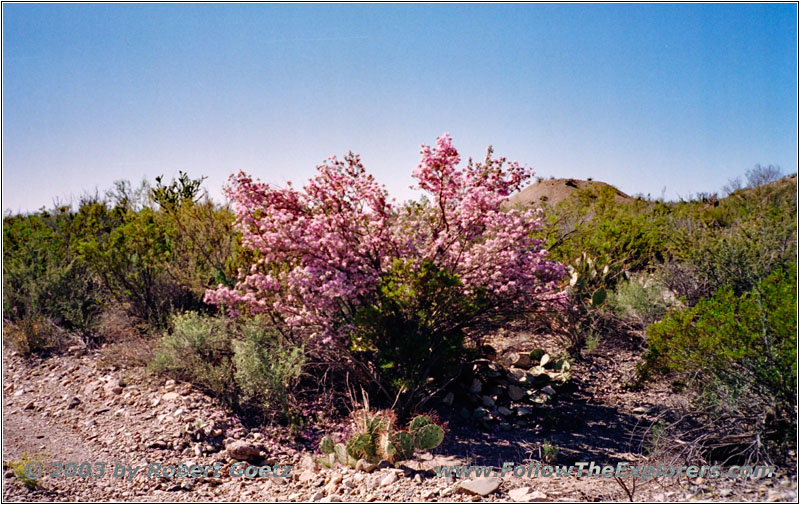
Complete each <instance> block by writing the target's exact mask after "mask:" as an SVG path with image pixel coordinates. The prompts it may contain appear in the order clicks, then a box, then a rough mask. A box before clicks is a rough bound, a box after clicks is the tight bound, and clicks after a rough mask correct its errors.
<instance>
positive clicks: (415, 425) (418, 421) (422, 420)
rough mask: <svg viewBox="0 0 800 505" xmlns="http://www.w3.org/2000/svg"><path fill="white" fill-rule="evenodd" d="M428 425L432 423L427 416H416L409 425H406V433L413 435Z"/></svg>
mask: <svg viewBox="0 0 800 505" xmlns="http://www.w3.org/2000/svg"><path fill="white" fill-rule="evenodd" d="M429 424H433V421H432V420H431V418H430V417H428V416H417V417H415V418H414V419H413V420H412V421H411V424H409V425H408V431H410V432H411V433H414V432H415V431H417V430H418V429H420V428H422V427H423V426H427V425H429Z"/></svg>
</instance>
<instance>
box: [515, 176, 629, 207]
mask: <svg viewBox="0 0 800 505" xmlns="http://www.w3.org/2000/svg"><path fill="white" fill-rule="evenodd" d="M604 187H612V188H613V186H611V185H610V184H606V183H605V182H600V181H582V180H580V179H550V180H542V181H539V182H536V183H533V184H531V185H530V186H528V187H527V188H524V189H522V190H520V191H519V192H517V193H514V194H513V195H511V196H510V197H509V198H508V205H509V206H514V205H516V204H523V205H542V204H543V203H545V202H546V203H547V204H549V205H555V204H557V203H558V202H561V201H563V200H567V199H568V198H570V197H571V196H572V194H573V193H574V192H575V191H578V190H579V189H586V188H594V189H602V188H604ZM613 189H614V191H616V193H617V195H616V197H615V199H616V200H617V201H618V202H624V201H628V200H633V198H631V197H630V196H628V195H626V194H625V193H623V192H622V191H620V190H618V189H617V188H613Z"/></svg>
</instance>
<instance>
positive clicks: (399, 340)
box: [351, 259, 486, 391]
mask: <svg viewBox="0 0 800 505" xmlns="http://www.w3.org/2000/svg"><path fill="white" fill-rule="evenodd" d="M459 288H461V281H460V279H459V278H458V276H456V275H454V274H452V273H450V272H447V271H446V270H443V269H441V268H439V267H437V266H436V265H435V264H434V263H433V262H430V261H427V262H423V263H422V265H420V266H419V267H417V268H415V267H414V265H413V264H411V263H409V262H403V261H401V260H399V259H396V260H395V261H394V263H393V264H392V267H391V268H390V269H389V270H388V271H387V272H386V273H385V274H384V275H382V276H381V281H380V285H379V286H378V293H377V296H376V299H375V302H374V303H373V304H371V305H369V306H365V307H361V308H359V310H358V313H357V314H356V317H355V318H354V322H355V328H354V330H353V336H352V339H351V349H352V351H353V352H354V353H355V355H356V356H358V358H359V360H360V361H362V362H365V363H372V364H374V365H376V366H377V370H375V372H374V373H375V374H376V375H377V376H378V377H379V380H380V382H381V383H385V384H390V385H391V386H392V388H393V389H394V390H396V391H400V390H404V389H405V390H414V389H416V388H417V387H419V386H420V382H421V381H424V380H427V378H428V377H435V378H436V379H442V378H443V377H447V376H449V375H450V374H451V373H452V372H453V370H450V369H449V368H448V367H451V366H452V365H454V364H457V363H458V362H459V359H460V358H461V357H462V356H463V355H464V347H463V345H464V339H465V335H464V331H463V328H459V327H458V326H457V325H454V324H453V321H454V320H458V319H459V318H463V320H465V321H469V320H470V319H472V318H473V317H474V315H475V313H476V312H478V311H480V310H482V309H484V307H485V304H486V300H485V298H486V297H485V293H483V292H481V291H479V292H476V293H474V295H472V296H464V295H463V294H462V293H461V292H460V291H459ZM432 307H435V308H436V310H429V309H430V308H432ZM415 349H425V350H426V351H427V353H426V354H427V355H426V356H424V357H422V356H420V355H419V354H418V353H415V352H413V350H415ZM437 362H438V364H439V365H440V366H439V368H438V369H434V366H435V365H437Z"/></svg>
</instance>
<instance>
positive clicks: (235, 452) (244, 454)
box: [225, 440, 261, 461]
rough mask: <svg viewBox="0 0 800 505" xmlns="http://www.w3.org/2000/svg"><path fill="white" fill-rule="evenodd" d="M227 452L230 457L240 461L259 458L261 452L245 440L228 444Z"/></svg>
mask: <svg viewBox="0 0 800 505" xmlns="http://www.w3.org/2000/svg"><path fill="white" fill-rule="evenodd" d="M225 450H226V451H227V452H228V456H230V457H231V458H233V459H236V460H239V461H245V460H248V459H250V458H257V457H258V456H259V453H260V452H261V451H260V449H259V448H258V447H257V446H256V445H254V444H251V443H248V442H245V441H244V440H234V441H232V442H230V443H228V444H226V445H225Z"/></svg>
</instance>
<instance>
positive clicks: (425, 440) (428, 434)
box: [414, 424, 444, 451]
mask: <svg viewBox="0 0 800 505" xmlns="http://www.w3.org/2000/svg"><path fill="white" fill-rule="evenodd" d="M442 440H444V430H443V429H442V427H441V426H437V425H435V424H428V425H425V426H423V427H422V428H420V429H418V430H417V431H415V432H414V446H415V447H416V448H417V449H422V450H425V451H428V450H430V449H433V448H435V447H438V446H439V444H441V443H442Z"/></svg>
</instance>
